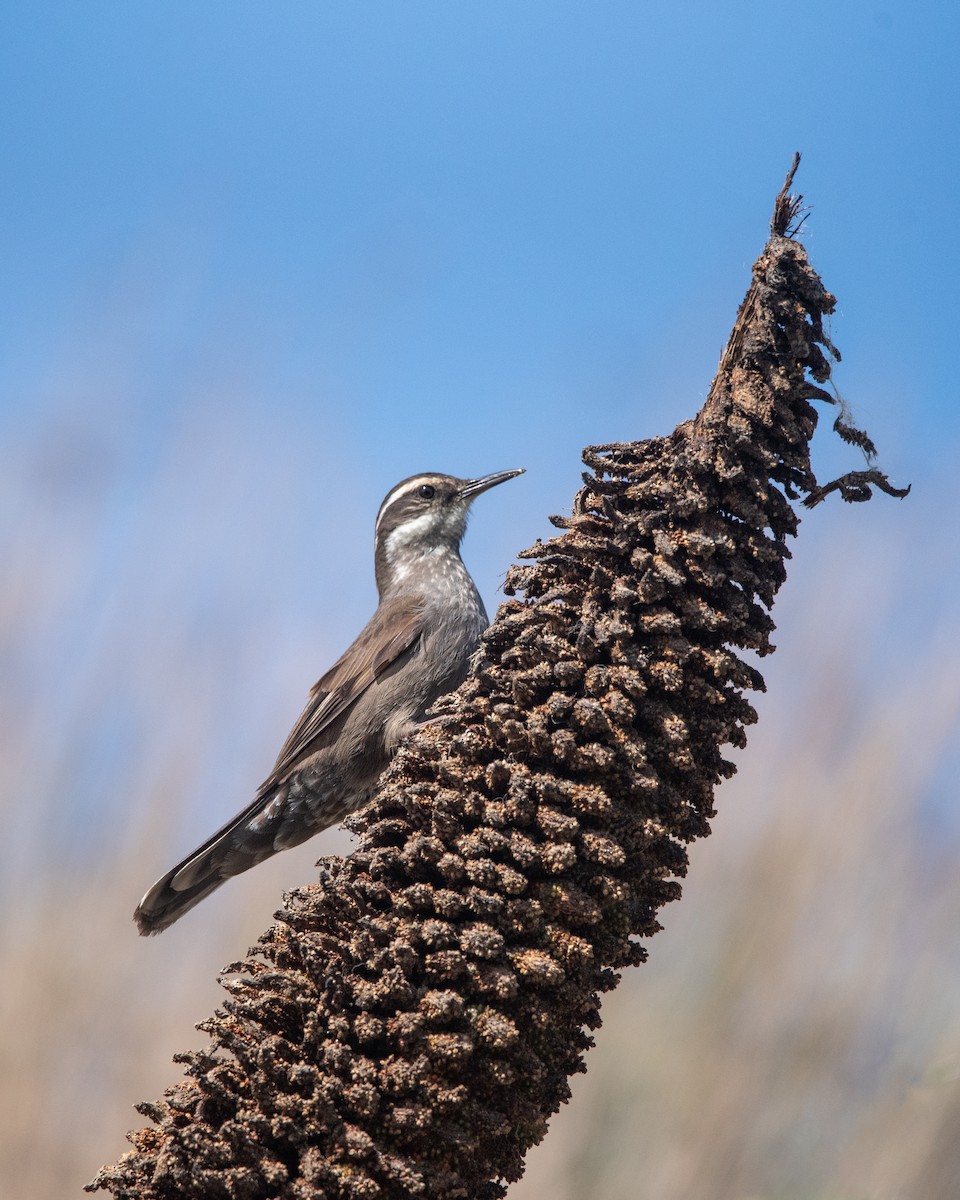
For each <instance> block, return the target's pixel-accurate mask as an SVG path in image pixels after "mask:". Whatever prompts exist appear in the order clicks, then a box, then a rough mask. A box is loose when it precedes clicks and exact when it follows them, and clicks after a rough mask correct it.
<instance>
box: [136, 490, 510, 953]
mask: <svg viewBox="0 0 960 1200" xmlns="http://www.w3.org/2000/svg"><path fill="white" fill-rule="evenodd" d="M522 474H523V470H522V469H518V470H512V471H498V472H495V473H494V474H492V475H483V476H481V477H480V478H478V479H459V478H457V477H456V476H453V475H441V474H437V473H432V472H428V473H426V474H421V475H411V476H410V477H409V478H407V479H404V480H402V481H401V482H400V483H398V484H397V485H396V487H394V488H392V489H391V490H390V491H389V492H388V493H387V495H386V497H385V499H384V501H383V503H382V504H381V505H380V509H379V511H378V513H377V519H376V525H375V529H374V571H375V575H376V583H377V592H378V595H379V602H378V605H377V610H376V612H375V613H374V614H373V616H372V617H371V619H370V621H369V622H368V623H367V625H366V626H365V628H364V629H363V630H362V632H361V633H360V634H359V636H358V637H357V638H356V640H355V641H354V642H353V643H352V645H351V646H350V647H349V648H348V649H347V650H346V651H345V653H344V654H343V655H341V657H340V658H339V659H337V661H336V662H335V663H334V664H333V666H332V667H331V668H330V669H329V670H328V671H327V672H326V674H325V675H323V676H322V677H321V678H320V679H319V680H318V682H317V683H316V684H315V685H314V686H313V688H312V689H311V691H310V695H309V699H308V700H307V704H306V707H305V708H304V710H303V712H302V713H301V715H300V718H299V719H298V721H297V722H296V724H295V725H294V727H293V729H292V730H291V732H290V735H289V737H288V738H287V740H286V741H285V742H284V744H283V747H282V748H281V750H280V754H279V756H278V758H277V761H276V764H275V765H274V768H273V770H272V771H271V772H270V774H269V775H268V776H267V778H266V779H265V780H264V781H263V783H262V784H261V785H260V787H259V789H258V790H257V793H256V796H255V797H254V799H253V800H252V801H251V803H250V804H249V805H247V807H246V808H245V809H243V811H242V812H240V813H238V814H237V816H235V817H234V818H233V819H232V820H230V821H228V822H227V823H226V825H224V826H223V827H222V828H220V829H218V830H217V832H216V833H214V834H213V835H212V836H211V837H209V838H208V839H207V840H206V841H205V842H204V843H203V844H202V845H201V846H198V847H197V849H196V850H194V851H193V853H192V854H189V855H187V857H186V858H185V859H183V860H182V861H181V862H179V863H177V865H176V866H175V867H173V868H172V869H171V870H169V871H168V872H167V873H166V874H165V875H163V876H162V877H161V878H160V879H158V880H157V882H156V883H155V884H154V885H153V887H151V888H150V889H149V891H148V892H147V893H146V895H145V896H144V897H143V899H142V900H141V901H140V904H139V905H138V906H137V909H136V912H135V913H134V921H135V922H136V924H137V928H138V930H139V932H140V933H141V934H142V935H145V936H146V935H148V934H156V933H160V932H161V931H162V930H164V929H167V928H168V927H169V926H170V925H172V924H173V923H174V922H175V921H177V920H179V919H180V917H182V916H183V914H184V913H185V912H187V911H188V910H189V909H191V908H193V906H194V905H195V904H198V903H199V902H200V901H201V900H203V899H204V898H205V897H207V896H209V895H210V893H211V892H213V891H214V890H215V889H216V888H218V887H220V885H221V884H222V883H224V882H225V881H226V880H227V879H229V878H231V877H232V876H234V875H239V874H241V873H242V872H243V871H247V870H249V869H250V867H253V866H256V864H257V863H260V862H262V861H263V860H264V859H266V858H269V857H270V856H271V855H273V854H276V853H277V852H278V851H280V850H286V849H289V848H290V847H292V846H298V845H299V844H300V843H301V842H304V841H306V840H307V839H308V838H310V837H313V835H314V834H316V833H319V832H320V831H321V830H323V829H326V828H328V827H329V826H331V825H334V824H336V823H337V822H338V821H341V820H342V819H343V818H344V817H345V816H346V815H347V814H348V813H350V812H353V811H354V810H355V809H357V808H359V807H360V806H361V805H363V804H365V803H366V802H367V801H368V800H369V799H370V798H371V796H372V795H373V793H374V791H375V789H376V784H377V780H378V779H379V777H380V775H381V774H382V773H383V771H384V769H385V768H386V767H387V765H388V764H389V762H390V760H391V759H392V758H393V756H394V754H395V753H396V751H397V749H398V747H399V745H400V743H401V742H402V741H403V740H404V738H406V737H408V736H409V735H410V734H411V733H412V732H413V731H414V730H415V729H417V728H418V726H420V725H421V724H423V723H424V721H425V718H426V713H427V711H428V710H429V709H430V707H431V705H432V704H433V703H434V701H436V700H437V699H438V698H439V697H440V696H442V695H444V694H446V693H447V692H450V691H453V690H454V689H455V688H456V687H458V686H459V685H460V684H461V683H462V682H463V680H464V679H465V678H466V675H467V671H468V668H469V662H470V658H471V656H472V655H473V653H474V651H475V650H476V649H477V647H478V645H479V642H480V635H481V634H482V633H483V631H484V630H485V629H486V628H487V625H488V624H489V621H488V618H487V613H486V610H485V609H484V607H483V601H482V600H481V598H480V593H479V592H478V591H477V587H476V584H475V583H474V582H473V580H472V579H471V577H470V574H469V572H468V571H467V568H466V567H465V566H464V564H463V560H462V559H461V557H460V543H461V541H462V539H463V535H464V532H465V531H466V525H467V514H468V511H469V509H470V506H471V504H472V503H473V501H474V500H475V499H476V498H477V496H479V495H480V494H481V493H482V492H486V491H488V490H489V489H490V488H492V487H496V486H497V485H498V484H501V483H505V482H506V481H507V480H508V479H513V478H515V477H516V476H517V475H522Z"/></svg>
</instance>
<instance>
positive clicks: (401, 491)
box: [373, 475, 433, 534]
mask: <svg viewBox="0 0 960 1200" xmlns="http://www.w3.org/2000/svg"><path fill="white" fill-rule="evenodd" d="M431 478H433V476H431V475H415V476H414V477H413V479H406V480H404V481H403V483H398V484H397V486H396V487H395V488H394V489H393V491H392V492H388V493H387V498H386V499H385V500H384V502H383V503H382V504H381V505H380V511H379V512H378V513H377V523H376V525H375V526H374V529H373V532H374V534H376V532H377V530H378V529H379V528H380V522H381V521H382V520H383V518H384V517H385V516H386V514H387V510H388V509H389V508H390V506H391V505H392V504H393V502H394V500H398V499H399V498H400V497H401V496H408V495H410V494H411V493H412V492H413V491H414V490H415V489H416V488H418V487H419V486H420V485H421V484H422V483H423V482H424V481H425V480H429V479H431Z"/></svg>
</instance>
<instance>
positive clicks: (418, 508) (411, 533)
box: [375, 469, 523, 595]
mask: <svg viewBox="0 0 960 1200" xmlns="http://www.w3.org/2000/svg"><path fill="white" fill-rule="evenodd" d="M522 474H523V470H522V469H521V470H516V471H497V472H495V473H494V474H493V475H484V476H482V477H481V478H479V479H457V478H456V476H454V475H438V474H436V473H435V472H427V473H426V474H423V475H411V476H410V478H409V479H404V480H403V481H402V482H401V483H398V484H397V486H396V487H395V488H392V489H391V490H390V491H389V492H388V493H387V495H386V498H385V499H384V501H383V503H382V504H381V505H380V511H379V512H378V513H377V524H376V532H375V543H376V571H377V587H378V588H379V590H380V593H381V595H382V594H383V593H384V590H385V589H386V588H387V587H389V585H390V584H391V583H395V582H398V581H399V580H400V579H402V578H403V577H404V576H405V575H407V574H408V573H409V572H410V571H411V570H413V569H414V568H415V567H416V565H417V563H418V562H419V561H421V560H422V559H424V558H426V557H428V556H431V555H435V554H442V553H444V552H451V551H452V552H453V553H457V552H458V551H459V548H460V542H461V539H462V538H463V534H464V531H465V530H466V527H467V513H468V511H469V509H470V505H471V504H472V503H473V501H474V500H475V499H476V497H477V496H479V495H480V493H481V492H485V491H487V490H488V489H489V488H492V487H496V485H497V484H498V483H505V482H506V481H507V480H508V479H513V478H514V477H515V476H517V475H522Z"/></svg>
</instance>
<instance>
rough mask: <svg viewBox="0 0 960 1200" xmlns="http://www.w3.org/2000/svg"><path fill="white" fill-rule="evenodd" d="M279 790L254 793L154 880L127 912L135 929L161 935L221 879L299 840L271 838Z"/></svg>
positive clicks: (281, 796)
mask: <svg viewBox="0 0 960 1200" xmlns="http://www.w3.org/2000/svg"><path fill="white" fill-rule="evenodd" d="M285 791H286V789H285V788H281V789H280V790H279V791H275V792H274V793H273V794H272V795H267V796H258V797H257V799H256V800H254V802H253V803H252V804H251V805H249V806H248V807H247V808H245V809H244V810H243V812H242V813H240V814H239V815H238V816H236V817H234V818H233V819H232V820H230V821H228V822H227V824H226V825H224V826H223V827H222V828H221V829H218V830H217V832H216V833H215V834H213V836H212V837H209V838H208V839H207V840H206V841H205V842H204V843H203V845H202V846H198V847H197V849H196V850H194V851H193V853H192V854H189V855H188V856H187V857H186V858H185V859H184V860H183V861H182V862H179V863H177V865H176V866H175V867H173V868H172V869H171V870H169V871H168V872H167V873H166V875H164V876H162V877H161V878H160V879H158V880H157V882H156V883H155V884H154V885H153V887H152V888H150V890H149V891H148V892H147V894H146V895H145V896H144V898H143V899H142V900H141V901H140V903H139V905H137V910H136V912H135V913H134V914H133V919H134V921H136V923H137V928H138V929H139V930H140V933H141V934H143V935H147V934H151V933H161V932H162V931H163V930H164V929H166V928H167V927H168V926H169V925H172V924H173V923H174V921H178V920H179V919H180V918H181V917H182V916H183V914H184V913H185V912H187V911H188V910H189V909H191V908H193V906H194V905H195V904H199V903H200V901H201V900H203V899H204V897H206V896H209V895H210V893H211V892H213V891H215V890H216V889H217V888H218V887H219V886H220V885H221V883H225V882H226V880H228V879H230V878H231V877H232V876H234V875H240V874H241V873H242V872H243V871H247V870H249V869H250V867H254V866H256V865H257V863H259V862H263V860H264V859H265V858H269V857H270V855H271V854H275V853H276V852H277V851H278V850H283V849H286V848H287V847H288V846H290V845H293V844H294V842H295V840H303V838H299V839H291V838H289V837H287V838H285V839H282V840H281V839H278V837H277V833H278V829H277V825H278V820H277V818H278V816H279V815H280V813H281V812H282V808H283V801H284V798H285V797H284V793H285ZM309 832H310V831H309V830H305V831H304V836H309Z"/></svg>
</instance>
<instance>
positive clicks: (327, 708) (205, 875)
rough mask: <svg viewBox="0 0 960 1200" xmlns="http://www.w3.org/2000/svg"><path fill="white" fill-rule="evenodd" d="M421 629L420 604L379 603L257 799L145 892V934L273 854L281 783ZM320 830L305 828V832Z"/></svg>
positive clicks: (320, 686)
mask: <svg viewBox="0 0 960 1200" xmlns="http://www.w3.org/2000/svg"><path fill="white" fill-rule="evenodd" d="M422 635H423V607H422V605H420V604H418V603H416V602H415V601H414V600H413V599H411V598H406V599H397V600H394V601H388V602H387V603H386V604H382V605H381V606H380V607H379V608H378V609H377V611H376V612H375V613H374V615H373V617H372V618H371V620H370V622H369V624H368V625H367V626H366V628H365V629H364V630H363V632H362V633H361V634H360V636H359V637H358V638H357V640H356V641H355V642H354V643H353V645H352V646H351V647H350V649H349V650H347V652H346V653H345V654H344V655H343V656H342V657H341V658H340V659H339V660H338V661H337V662H336V663H334V665H333V666H332V667H331V668H330V670H329V671H327V673H326V675H324V676H323V678H322V679H320V680H319V681H318V682H317V683H316V684H315V685H314V687H313V688H312V689H311V692H310V700H309V702H308V703H307V706H306V708H305V709H304V710H303V712H302V713H301V714H300V719H299V720H298V721H297V723H296V725H294V727H293V729H292V731H291V733H290V736H289V737H288V738H287V740H286V742H284V745H283V748H282V749H281V751H280V756H279V758H278V759H277V762H276V765H275V766H274V768H273V771H272V772H271V773H270V776H269V778H267V779H265V780H264V782H263V783H262V784H261V785H260V788H259V790H258V792H257V795H256V798H255V799H254V800H253V801H251V803H250V804H248V805H247V807H246V808H245V809H244V810H243V811H242V812H240V813H238V814H237V816H235V817H233V818H232V819H231V820H229V821H228V822H227V823H226V825H223V826H222V827H221V828H220V829H218V830H217V832H216V833H214V834H213V835H212V836H211V837H209V838H207V840H206V841H205V842H204V843H203V845H201V846H198V847H197V849H196V850H194V851H193V853H192V854H189V855H187V857H186V858H185V859H183V861H182V862H179V863H178V864H177V865H176V866H175V867H173V868H172V870H170V871H168V872H167V873H166V875H164V876H163V877H162V878H160V879H158V880H157V882H156V883H155V884H154V885H153V887H152V888H151V889H150V890H149V891H148V892H147V894H146V895H145V896H144V898H143V900H142V901H141V902H140V905H139V907H138V908H137V911H136V913H135V914H134V919H135V920H136V922H137V926H138V927H139V929H140V932H141V933H142V934H149V933H159V932H160V930H162V929H166V928H167V926H168V925H172V924H173V922H174V921H176V920H178V919H179V918H180V917H181V916H182V915H183V914H184V913H185V912H186V911H187V910H188V909H190V908H192V907H193V906H194V905H195V904H197V903H199V901H201V900H202V899H203V898H204V897H205V896H208V895H209V894H210V893H211V892H212V891H214V889H215V888H218V887H219V886H220V884H221V883H223V882H224V881H225V880H226V879H228V878H229V877H230V876H232V875H238V874H240V872H241V871H246V870H247V869H248V868H250V867H252V866H255V865H256V864H257V863H258V862H262V861H263V859H264V858H268V857H269V856H270V855H271V854H273V853H275V851H276V850H277V849H278V847H277V846H276V843H275V838H274V824H275V820H276V819H277V818H278V817H280V816H281V813H282V809H283V803H284V801H283V793H280V792H278V788H279V787H280V785H281V784H283V782H284V781H285V780H286V778H287V777H288V776H289V774H290V772H291V771H293V770H295V769H296V767H297V766H298V765H299V764H300V763H302V762H303V761H304V759H306V758H308V757H309V756H310V755H311V754H313V753H315V752H316V751H317V750H319V749H320V748H321V746H323V745H324V744H325V742H327V741H329V740H330V738H331V737H332V736H336V731H333V732H332V733H331V726H332V725H333V724H334V722H335V721H336V720H337V718H338V717H340V716H342V715H343V714H344V713H345V712H347V711H348V709H349V708H350V707H351V706H352V705H353V704H355V703H356V702H357V700H359V698H360V697H361V696H362V695H363V693H364V692H365V691H366V690H367V689H368V688H369V687H370V686H371V684H373V683H374V682H375V681H376V680H377V679H378V678H379V677H380V676H381V675H383V674H384V672H385V671H387V670H389V668H390V667H392V666H393V665H394V664H395V663H397V662H398V661H399V660H400V659H402V658H403V656H404V655H405V654H407V653H409V652H410V651H411V650H412V649H413V647H414V646H416V644H417V643H418V642H419V640H420V638H421V637H422ZM271 806H273V807H272V808H271ZM258 818H260V820H259V821H258ZM317 831H318V830H311V829H310V828H309V827H305V828H304V831H303V832H304V838H306V837H309V836H311V833H312V832H317ZM288 844H289V845H293V844H294V843H293V842H292V841H291V842H288Z"/></svg>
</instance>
